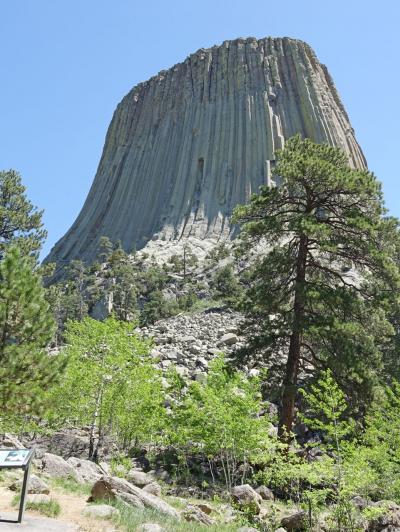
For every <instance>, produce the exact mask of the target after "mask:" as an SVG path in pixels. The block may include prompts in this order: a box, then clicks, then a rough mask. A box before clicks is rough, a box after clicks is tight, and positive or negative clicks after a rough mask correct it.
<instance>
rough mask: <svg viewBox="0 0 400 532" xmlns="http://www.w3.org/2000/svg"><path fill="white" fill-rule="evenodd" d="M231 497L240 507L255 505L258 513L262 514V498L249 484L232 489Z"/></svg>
mask: <svg viewBox="0 0 400 532" xmlns="http://www.w3.org/2000/svg"><path fill="white" fill-rule="evenodd" d="M231 495H232V499H233V500H234V501H235V502H236V503H237V504H239V505H240V506H245V505H248V504H254V506H255V509H256V510H258V511H257V513H259V512H260V503H261V501H262V498H261V496H260V495H259V494H258V493H257V492H256V491H255V490H254V489H253V488H252V487H251V486H250V485H249V484H242V485H241V486H235V487H234V488H232V491H231Z"/></svg>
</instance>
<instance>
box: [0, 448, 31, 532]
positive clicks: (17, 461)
mask: <svg viewBox="0 0 400 532" xmlns="http://www.w3.org/2000/svg"><path fill="white" fill-rule="evenodd" d="M33 453H34V450H33V449H0V469H15V468H21V469H22V470H23V471H24V479H23V482H22V490H21V500H20V503H19V511H18V519H17V520H16V521H11V520H10V519H1V517H0V522H3V523H5V522H6V523H10V522H11V523H21V522H22V518H23V517H24V510H25V499H26V491H27V488H28V481H29V468H30V465H31V460H32V457H33Z"/></svg>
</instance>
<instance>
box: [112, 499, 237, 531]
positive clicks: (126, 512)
mask: <svg viewBox="0 0 400 532" xmlns="http://www.w3.org/2000/svg"><path fill="white" fill-rule="evenodd" d="M114 506H115V507H116V508H118V510H119V512H120V515H119V517H116V518H115V519H114V522H115V523H116V524H117V525H118V526H120V527H121V529H122V530H124V531H125V532H136V530H137V527H138V526H139V525H141V524H143V523H157V524H159V525H160V526H162V527H163V528H165V530H166V531H167V532H203V531H206V530H207V531H208V532H220V531H221V532H237V529H238V526H241V525H240V524H238V523H232V524H222V523H217V524H215V525H213V526H205V525H201V524H198V523H194V522H187V521H183V520H182V521H178V520H177V519H174V518H173V517H168V516H167V515H164V514H162V513H160V512H157V511H155V510H151V509H148V508H146V509H144V510H142V509H139V508H134V507H128V506H126V505H125V504H121V503H119V502H118V501H115V504H114ZM210 517H213V518H214V519H215V516H212V515H211V516H210Z"/></svg>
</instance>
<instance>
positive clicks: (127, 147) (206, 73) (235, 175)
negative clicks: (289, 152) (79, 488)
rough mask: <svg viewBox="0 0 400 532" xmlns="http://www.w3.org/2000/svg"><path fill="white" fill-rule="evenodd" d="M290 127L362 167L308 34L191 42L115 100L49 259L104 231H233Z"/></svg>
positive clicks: (126, 243)
mask: <svg viewBox="0 0 400 532" xmlns="http://www.w3.org/2000/svg"><path fill="white" fill-rule="evenodd" d="M296 133H300V134H301V135H303V136H304V137H309V138H311V139H312V140H314V141H316V142H328V143H330V144H332V145H335V146H339V147H341V148H343V149H344V150H345V151H346V152H347V153H348V155H349V160H350V162H351V164H352V165H353V166H355V167H360V168H364V167H366V162H365V159H364V156H363V154H362V151H361V149H360V147H359V146H358V144H357V141H356V140H355V137H354V132H353V129H352V127H351V125H350V122H349V119H348V116H347V114H346V111H345V110H344V108H343V105H342V103H341V101H340V99H339V96H338V94H337V92H336V89H335V87H334V85H333V82H332V79H331V77H330V76H329V74H328V71H327V69H326V68H325V66H324V65H321V64H320V63H319V62H318V60H317V58H316V56H315V54H314V52H313V51H312V49H311V48H310V47H309V46H308V45H307V44H306V43H304V42H301V41H297V40H293V39H289V38H282V39H280V38H279V39H278V38H277V39H274V38H265V39H260V40H257V39H255V38H247V39H237V40H234V41H225V42H224V43H223V44H222V45H221V46H214V47H213V48H210V49H200V50H198V51H197V52H196V53H194V54H193V55H190V56H189V57H188V58H187V59H186V60H185V61H184V62H183V63H179V64H177V65H175V66H174V67H172V68H170V69H169V70H166V71H161V72H160V73H159V74H158V75H157V76H154V77H153V78H151V79H150V80H148V81H146V82H144V83H140V84H139V85H137V86H136V87H134V88H133V89H132V90H131V92H130V93H129V94H127V96H125V98H123V100H122V101H121V103H120V104H119V105H118V107H117V109H116V111H115V113H114V116H113V119H112V121H111V124H110V127H109V129H108V132H107V137H106V141H105V145H104V149H103V154H102V157H101V161H100V164H99V167H98V170H97V173H96V177H95V179H94V182H93V185H92V188H91V190H90V192H89V195H88V197H87V199H86V202H85V204H84V206H83V208H82V211H81V213H80V214H79V216H78V218H77V220H76V221H75V223H74V224H73V226H72V227H71V229H70V230H69V231H68V233H67V234H66V235H65V236H64V237H63V238H62V239H61V240H60V241H59V242H58V243H57V244H56V246H55V247H54V248H53V250H52V251H51V253H50V256H49V257H48V260H52V261H56V262H62V261H69V260H72V259H75V258H80V259H83V260H87V261H90V260H92V259H93V258H94V257H95V255H96V252H97V246H98V241H99V238H100V237H101V236H103V235H105V236H108V237H109V238H110V239H111V240H112V241H118V240H120V241H121V243H122V245H123V247H124V248H125V249H126V250H127V251H129V250H131V249H133V248H136V249H142V248H143V247H145V246H146V245H148V246H149V247H150V249H151V248H152V247H155V244H157V245H158V244H159V245H161V246H163V245H164V246H165V245H168V243H170V244H171V245H173V243H174V242H177V241H181V242H182V241H187V240H189V241H192V242H194V243H195V246H196V244H197V245H198V246H199V248H201V247H202V246H203V247H204V242H217V241H218V240H219V239H221V238H223V239H225V238H230V237H232V236H233V233H234V228H232V227H231V226H230V223H229V219H230V215H231V213H232V210H233V208H234V207H235V206H236V205H237V204H238V203H245V202H247V201H248V199H249V197H250V194H252V193H254V192H257V191H258V188H259V186H260V185H261V184H265V183H269V182H270V181H271V166H272V165H273V161H274V158H275V156H274V152H275V150H276V149H279V148H282V147H283V145H284V141H285V139H287V138H289V137H291V136H292V135H294V134H296ZM149 242H151V243H150V244H149ZM202 243H203V244H202Z"/></svg>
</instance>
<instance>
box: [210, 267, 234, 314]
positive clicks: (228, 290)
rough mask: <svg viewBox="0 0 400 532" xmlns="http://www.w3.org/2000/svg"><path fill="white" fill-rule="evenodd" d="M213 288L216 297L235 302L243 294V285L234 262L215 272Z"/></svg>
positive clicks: (212, 282) (231, 302)
mask: <svg viewBox="0 0 400 532" xmlns="http://www.w3.org/2000/svg"><path fill="white" fill-rule="evenodd" d="M211 288H212V289H213V292H214V293H213V295H214V297H215V298H216V299H222V300H224V301H226V302H227V303H230V304H232V305H234V304H235V302H236V301H237V300H238V298H239V296H240V294H241V286H240V283H239V280H238V277H237V275H236V274H235V271H234V269H233V266H232V264H227V265H226V266H223V267H222V268H219V269H218V270H217V271H216V272H215V274H214V276H213V278H212V281H211Z"/></svg>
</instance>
